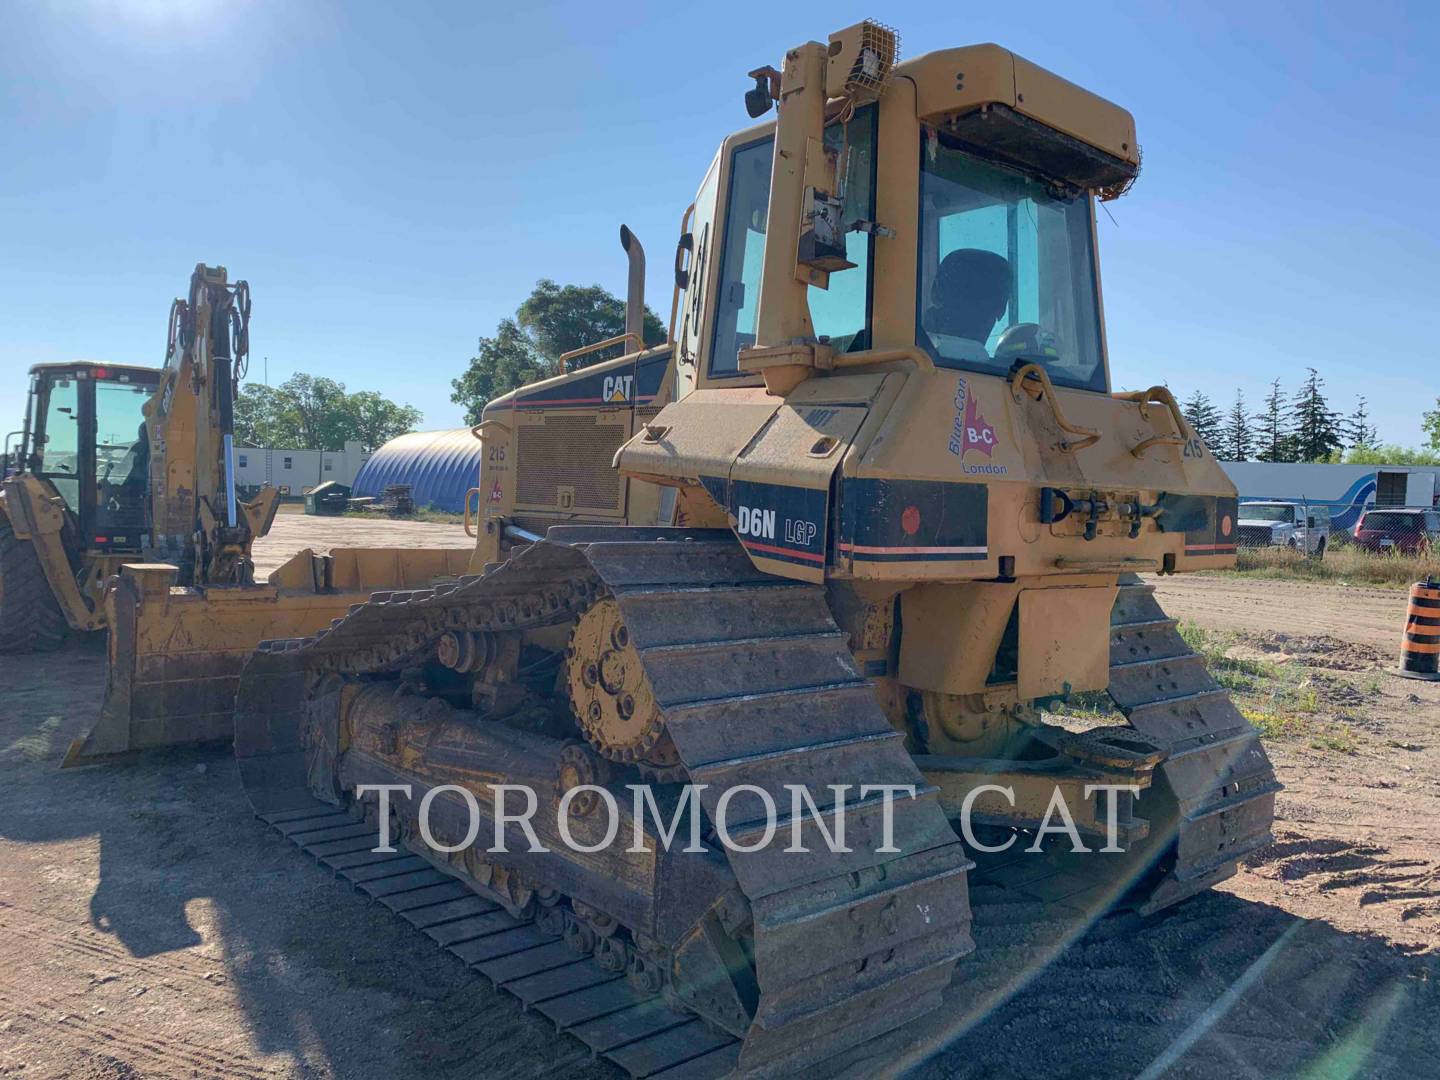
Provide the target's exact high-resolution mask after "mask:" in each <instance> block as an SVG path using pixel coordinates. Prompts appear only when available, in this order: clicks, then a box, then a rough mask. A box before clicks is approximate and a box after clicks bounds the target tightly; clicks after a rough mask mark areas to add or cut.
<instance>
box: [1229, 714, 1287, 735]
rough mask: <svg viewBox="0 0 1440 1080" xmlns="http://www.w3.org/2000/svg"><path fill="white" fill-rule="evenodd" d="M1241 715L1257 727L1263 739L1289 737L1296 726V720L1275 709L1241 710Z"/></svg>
mask: <svg viewBox="0 0 1440 1080" xmlns="http://www.w3.org/2000/svg"><path fill="white" fill-rule="evenodd" d="M1240 715H1241V716H1243V717H1245V719H1246V720H1249V721H1250V723H1251V724H1253V725H1255V728H1256V730H1258V731H1259V732H1260V736H1261V738H1265V739H1275V738H1279V737H1280V736H1282V735H1288V734H1290V732H1291V729H1292V728H1293V727H1294V726H1295V724H1296V718H1295V717H1293V716H1286V715H1285V714H1284V713H1278V712H1276V711H1275V710H1273V709H1245V708H1242V709H1241V710H1240Z"/></svg>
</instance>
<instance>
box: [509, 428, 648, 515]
mask: <svg viewBox="0 0 1440 1080" xmlns="http://www.w3.org/2000/svg"><path fill="white" fill-rule="evenodd" d="M625 433H626V425H625V424H624V423H623V422H618V423H617V422H615V421H614V420H613V419H612V418H611V417H598V416H594V415H588V416H557V415H552V416H549V417H546V418H545V420H544V421H543V422H541V423H538V424H521V425H520V429H519V431H518V432H516V436H517V456H518V463H517V468H518V471H519V477H518V486H517V488H516V492H515V502H516V506H517V507H521V508H524V509H530V510H555V509H558V508H559V506H560V494H559V489H560V488H561V487H572V488H574V489H575V503H574V509H575V510H592V511H609V512H611V513H615V512H618V511H620V510H622V509H623V507H621V505H620V491H621V488H620V474H619V473H618V472H616V471H615V470H614V469H612V468H611V467H610V461H611V459H612V458H613V457H614V456H615V451H616V450H618V449H620V444H621V443H623V442H624V441H625Z"/></svg>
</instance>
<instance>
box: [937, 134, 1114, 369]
mask: <svg viewBox="0 0 1440 1080" xmlns="http://www.w3.org/2000/svg"><path fill="white" fill-rule="evenodd" d="M1091 213H1092V211H1091V202H1090V196H1089V195H1088V194H1087V193H1085V192H1081V191H1066V190H1063V189H1061V188H1060V187H1058V186H1057V185H1054V184H1050V183H1047V182H1045V181H1042V180H1040V179H1038V178H1035V177H1031V176H1027V175H1025V174H1024V173H1020V172H1017V171H1014V170H1012V169H1007V168H1004V167H1002V166H1000V165H996V164H993V163H991V162H987V161H983V160H981V159H979V158H977V157H974V156H973V155H971V154H968V153H966V152H965V151H964V150H963V149H962V148H961V147H960V146H959V145H958V144H957V143H955V142H954V141H953V140H952V139H951V138H950V137H949V136H948V135H945V134H942V133H941V132H939V131H936V130H935V129H933V128H927V129H926V131H925V136H924V138H923V139H922V142H921V161H920V219H921V220H920V245H919V247H920V266H919V290H918V294H917V296H916V307H917V311H916V344H917V345H918V346H919V347H920V348H922V349H925V350H926V351H928V352H929V353H930V355H931V356H932V357H933V358H934V360H935V363H936V364H937V365H939V366H941V367H949V368H965V369H969V370H972V371H989V372H994V373H997V374H1003V373H1005V372H1007V371H1009V370H1010V369H1011V368H1012V367H1013V366H1014V365H1015V364H1017V363H1030V362H1035V363H1039V364H1041V365H1043V366H1044V367H1045V369H1046V371H1047V372H1048V373H1049V375H1050V378H1051V379H1052V380H1053V381H1054V382H1056V383H1058V384H1060V385H1064V386H1074V387H1079V388H1081V389H1085V390H1105V389H1107V386H1106V375H1105V365H1104V360H1103V356H1102V353H1101V344H1100V313H1099V296H1098V291H1097V288H1096V284H1095V258H1094V246H1093V233H1092V230H1091V223H1092V222H1091Z"/></svg>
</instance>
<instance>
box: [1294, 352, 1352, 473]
mask: <svg viewBox="0 0 1440 1080" xmlns="http://www.w3.org/2000/svg"><path fill="white" fill-rule="evenodd" d="M1306 370H1307V371H1309V372H1310V374H1309V376H1308V377H1307V378H1306V379H1305V384H1304V385H1303V386H1301V387H1300V389H1299V391H1298V392H1297V393H1296V394H1295V400H1294V403H1293V404H1292V409H1293V414H1292V415H1293V416H1294V425H1295V427H1294V431H1295V456H1296V458H1297V459H1298V460H1300V461H1324V460H1325V459H1326V458H1328V457H1329V456H1330V455H1331V454H1332V453H1333V452H1334V451H1336V450H1338V449H1340V443H1341V436H1340V421H1339V414H1338V413H1335V412H1332V411H1331V409H1330V403H1329V402H1327V401H1326V400H1325V395H1324V393H1323V392H1322V388H1323V387H1324V386H1325V380H1324V379H1322V378H1320V373H1319V372H1317V371H1316V370H1315V369H1314V368H1307V369H1306Z"/></svg>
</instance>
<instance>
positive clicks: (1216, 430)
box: [1180, 390, 1224, 448]
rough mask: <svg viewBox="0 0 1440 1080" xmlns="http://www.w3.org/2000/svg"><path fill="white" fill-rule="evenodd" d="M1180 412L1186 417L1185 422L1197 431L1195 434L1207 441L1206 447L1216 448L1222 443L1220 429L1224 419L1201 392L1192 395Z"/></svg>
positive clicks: (1197, 391)
mask: <svg viewBox="0 0 1440 1080" xmlns="http://www.w3.org/2000/svg"><path fill="white" fill-rule="evenodd" d="M1180 411H1181V412H1182V413H1183V414H1184V416H1185V422H1186V423H1188V424H1189V425H1190V426H1191V427H1192V428H1194V429H1195V434H1197V435H1199V436H1200V438H1202V439H1204V440H1205V445H1206V446H1209V447H1212V448H1213V447H1215V446H1216V445H1218V444H1219V442H1220V429H1221V425H1222V424H1223V422H1224V418H1223V417H1222V416H1221V414H1220V410H1219V409H1217V408H1216V407H1215V406H1214V405H1213V404H1212V403H1211V401H1210V399H1209V398H1208V397H1207V396H1206V395H1205V394H1204V393H1203V392H1202V391H1200V390H1196V391H1195V393H1193V394H1191V395H1190V398H1189V400H1188V401H1186V402H1185V403H1184V404H1183V405H1182V406H1181V407H1180Z"/></svg>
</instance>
